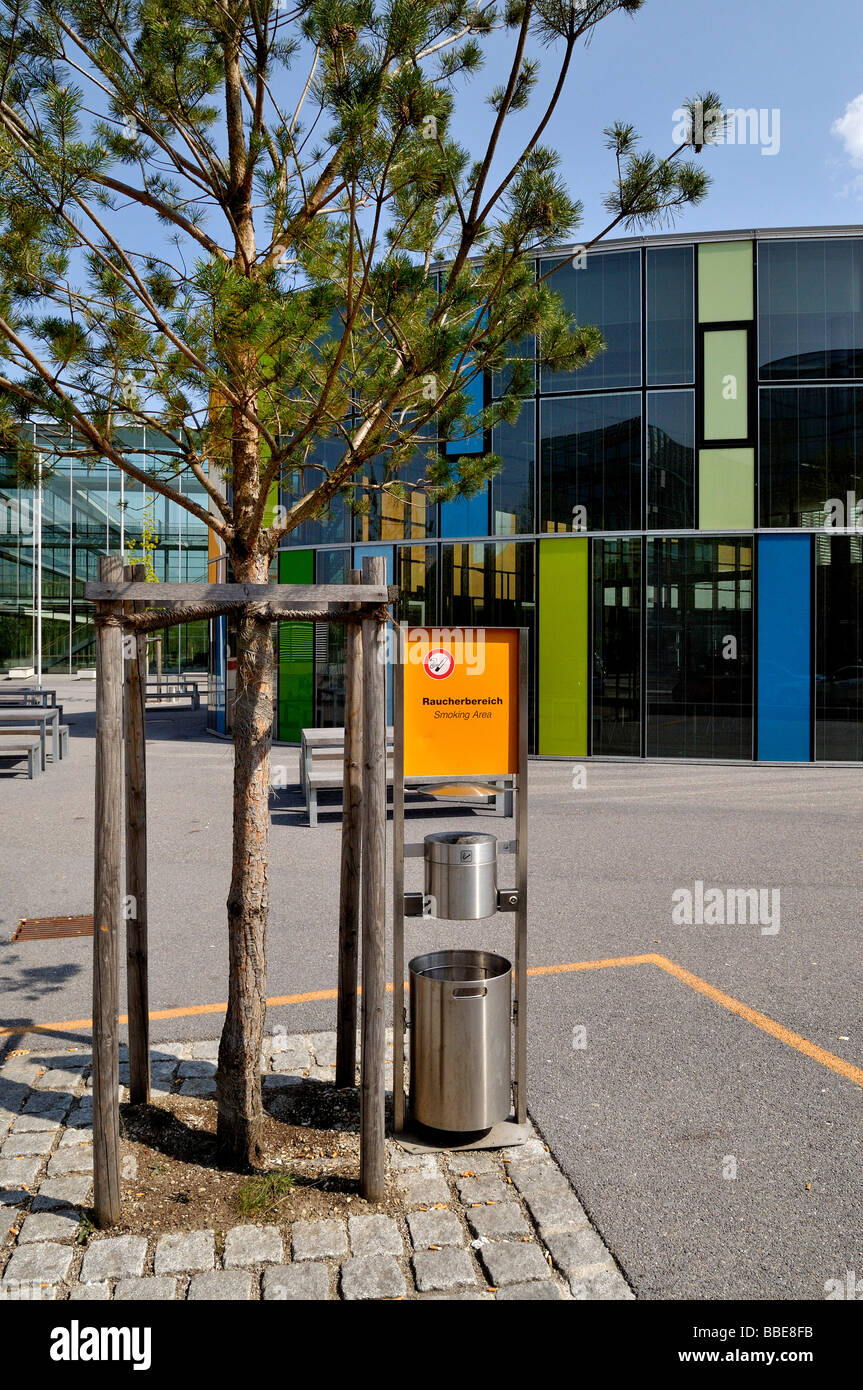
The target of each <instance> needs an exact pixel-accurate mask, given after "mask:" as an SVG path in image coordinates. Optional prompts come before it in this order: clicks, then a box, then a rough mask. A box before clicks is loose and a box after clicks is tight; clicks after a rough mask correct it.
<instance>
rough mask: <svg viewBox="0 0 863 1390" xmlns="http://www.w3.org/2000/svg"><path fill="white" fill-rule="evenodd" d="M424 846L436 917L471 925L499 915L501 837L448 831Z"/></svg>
mask: <svg viewBox="0 0 863 1390" xmlns="http://www.w3.org/2000/svg"><path fill="white" fill-rule="evenodd" d="M423 844H424V846H425V893H426V897H430V898H431V900H432V906H431V915H432V916H433V917H443V918H446V919H447V920H449V921H452V922H470V921H475V920H477V919H478V918H480V917H491V916H492V915H493V914H494V913H495V912H496V911H497V836H495V835H482V834H478V835H472V834H465V832H464V831H461V830H444V831H442V832H440V833H439V834H437V835H426V837H425V839H424V841H423Z"/></svg>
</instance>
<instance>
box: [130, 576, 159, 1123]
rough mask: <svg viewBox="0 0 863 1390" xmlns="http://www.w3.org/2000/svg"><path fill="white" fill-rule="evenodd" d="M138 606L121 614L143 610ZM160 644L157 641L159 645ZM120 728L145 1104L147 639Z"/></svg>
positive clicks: (136, 1051)
mask: <svg viewBox="0 0 863 1390" xmlns="http://www.w3.org/2000/svg"><path fill="white" fill-rule="evenodd" d="M146 573H147V568H146V565H126V567H125V570H124V576H123V577H124V578H125V579H127V580H133V579H136V580H137V579H144V577H145V575H146ZM143 607H144V605H143V603H137V604H127V608H129V609H131V610H133V611H134V609H135V608H138V609H140V608H143ZM160 640H161V639H160ZM124 641H125V652H124V657H125V660H124V678H125V679H124V700H123V726H124V733H125V739H126V997H127V1001H128V1002H127V1010H128V1014H129V1099H130V1101H131V1102H132V1104H133V1105H148V1104H149V1101H150V1015H149V990H148V984H147V762H146V759H147V748H146V737H147V735H146V719H145V713H144V701H145V691H144V680H145V675H144V667H145V665H146V649H147V638H146V636H145V635H137V636H127V637H126V638H125V639H124Z"/></svg>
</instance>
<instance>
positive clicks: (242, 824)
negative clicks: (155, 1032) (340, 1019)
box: [216, 557, 273, 1167]
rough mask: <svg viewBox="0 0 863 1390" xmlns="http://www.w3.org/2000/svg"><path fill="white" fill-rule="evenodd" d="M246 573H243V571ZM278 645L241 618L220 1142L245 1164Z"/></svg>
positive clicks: (256, 1041) (251, 1118) (257, 1081)
mask: <svg viewBox="0 0 863 1390" xmlns="http://www.w3.org/2000/svg"><path fill="white" fill-rule="evenodd" d="M267 570H268V562H267V559H266V558H264V557H255V558H253V559H251V560H250V561H249V562H248V563H247V564H246V565H243V566H240V565H237V564H236V563H235V572H236V573H237V579H238V581H239V582H240V583H257V584H264V583H266V582H267ZM240 571H242V572H240ZM272 723H273V643H272V635H271V631H270V624H269V623H268V622H261V621H259V620H258V619H256V618H255V617H254V616H253V615H252V614H249V613H246V612H245V611H244V613H243V616H242V617H240V618H239V619H238V620H237V688H236V702H235V705H234V726H233V727H234V734H233V737H234V834H233V860H232V866H231V888H230V892H229V894H228V952H229V976H228V1012H227V1017H226V1018H225V1026H224V1028H223V1030H222V1038H221V1042H220V1044H219V1069H218V1074H217V1077H216V1090H217V1095H218V1110H219V1114H218V1129H217V1137H218V1142H219V1147H220V1149H221V1151H222V1154H223V1156H224V1158H225V1159H226V1160H228V1161H230V1162H231V1163H233V1164H235V1165H236V1166H238V1167H246V1166H248V1165H254V1164H257V1163H258V1161H259V1160H260V1157H261V1150H260V1131H261V1121H262V1107H261V1041H262V1038H263V1033H264V1018H265V1015H266V976H267V957H266V932H267V910H268V906H269V887H268V877H267V868H268V860H269V830H270V813H269V792H270V743H271V739H272Z"/></svg>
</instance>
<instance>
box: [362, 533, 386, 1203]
mask: <svg viewBox="0 0 863 1390" xmlns="http://www.w3.org/2000/svg"><path fill="white" fill-rule="evenodd" d="M385 581H386V562H385V560H384V559H383V557H381V556H374V557H372V558H368V559H366V560H364V561H363V582H364V583H366V584H374V583H380V584H383V583H385ZM362 626H363V806H362V814H363V834H362V972H363V1013H362V1018H363V1047H362V1056H361V1079H362V1087H361V1092H360V1188H361V1191H362V1195H363V1196H364V1197H365V1198H366V1200H367V1201H370V1202H378V1201H380V1200H381V1198H382V1197H383V1195H384V1183H385V1175H386V1146H385V1145H386V1141H385V1133H384V1121H385V1102H386V1087H385V1082H384V1063H385V1051H386V1018H385V1012H384V1010H385V1003H386V824H387V772H386V766H387V760H386V737H387V698H386V694H387V683H386V682H387V668H386V661H385V656H386V640H385V639H386V628H385V625H384V624H383V623H381V622H378V621H377V619H375V618H372V619H369V620H366V621H365V622H363V625H362Z"/></svg>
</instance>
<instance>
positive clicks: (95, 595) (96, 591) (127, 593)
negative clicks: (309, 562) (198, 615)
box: [84, 581, 398, 609]
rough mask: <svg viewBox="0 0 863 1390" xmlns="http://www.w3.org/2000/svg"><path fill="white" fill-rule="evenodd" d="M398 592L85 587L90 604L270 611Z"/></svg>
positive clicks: (367, 600)
mask: <svg viewBox="0 0 863 1390" xmlns="http://www.w3.org/2000/svg"><path fill="white" fill-rule="evenodd" d="M397 593H398V590H397V589H394V588H388V587H387V585H386V584H355V585H351V586H348V585H347V584H147V583H146V582H144V583H141V582H138V581H134V582H133V581H129V582H118V583H116V584H106V583H105V582H104V581H97V582H94V583H91V584H85V586H84V598H85V599H88V600H89V601H90V602H91V603H131V602H135V601H138V602H146V603H148V604H150V605H152V606H155V605H157V604H158V605H159V606H161V605H162V604H163V603H244V602H245V603H266V604H268V605H269V606H270V607H271V608H280V607H281V608H302V607H308V608H309V609H321V608H325V607H326V606H327V604H330V603H332V604H337V605H342V604H344V603H347V602H348V600H350V602H351V603H352V604H353V603H362V604H373V605H375V606H378V605H380V604H382V603H390V602H391V601H392V599H393V597H394V596H395V595H396V594H397Z"/></svg>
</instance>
